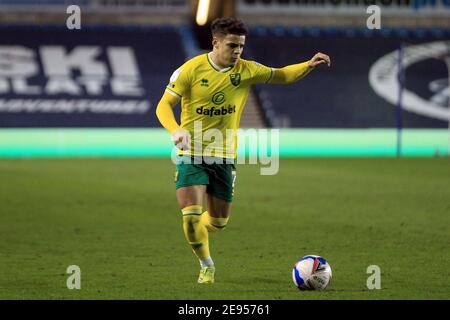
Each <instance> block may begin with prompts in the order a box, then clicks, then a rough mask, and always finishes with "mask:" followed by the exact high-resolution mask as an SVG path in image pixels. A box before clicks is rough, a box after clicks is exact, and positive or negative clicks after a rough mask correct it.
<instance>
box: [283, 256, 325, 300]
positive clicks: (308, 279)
mask: <svg viewBox="0 0 450 320" xmlns="http://www.w3.org/2000/svg"><path fill="white" fill-rule="evenodd" d="M292 280H293V281H294V284H295V285H296V286H297V288H299V289H300V290H302V291H303V290H320V291H322V290H325V289H326V288H327V287H328V285H329V284H330V281H331V267H330V265H329V264H328V262H327V260H325V259H324V258H322V257H320V256H315V255H308V256H304V257H302V258H301V259H300V260H298V261H297V262H296V263H295V266H294V269H293V270H292Z"/></svg>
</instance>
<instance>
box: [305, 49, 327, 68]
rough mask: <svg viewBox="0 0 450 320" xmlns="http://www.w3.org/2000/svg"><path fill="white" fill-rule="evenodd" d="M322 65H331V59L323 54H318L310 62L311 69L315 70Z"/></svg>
mask: <svg viewBox="0 0 450 320" xmlns="http://www.w3.org/2000/svg"><path fill="white" fill-rule="evenodd" d="M321 64H326V65H327V66H330V65H331V59H330V57H329V56H327V55H326V54H324V53H321V52H318V53H316V54H315V55H314V57H312V58H311V60H309V62H308V66H309V67H310V68H315V67H317V66H319V65H321Z"/></svg>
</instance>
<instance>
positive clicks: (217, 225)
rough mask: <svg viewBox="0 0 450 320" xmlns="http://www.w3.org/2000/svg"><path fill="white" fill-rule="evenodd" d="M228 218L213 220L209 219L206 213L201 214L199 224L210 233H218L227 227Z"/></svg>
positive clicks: (212, 218)
mask: <svg viewBox="0 0 450 320" xmlns="http://www.w3.org/2000/svg"><path fill="white" fill-rule="evenodd" d="M228 219H229V218H214V217H211V216H210V214H209V213H208V211H205V212H203V214H202V218H201V223H202V224H203V225H204V226H205V227H206V229H208V231H210V232H218V231H221V230H223V229H225V227H226V226H227V223H228Z"/></svg>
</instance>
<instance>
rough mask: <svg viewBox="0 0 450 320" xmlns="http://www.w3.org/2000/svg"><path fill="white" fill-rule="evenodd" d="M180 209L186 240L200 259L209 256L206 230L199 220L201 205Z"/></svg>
mask: <svg viewBox="0 0 450 320" xmlns="http://www.w3.org/2000/svg"><path fill="white" fill-rule="evenodd" d="M181 211H182V212H183V231H184V235H185V237H186V240H187V241H188V243H189V244H190V245H191V248H192V250H193V251H194V253H195V255H196V256H197V257H198V258H199V259H200V260H203V259H206V258H209V257H210V254H209V241H208V230H206V227H205V226H204V225H203V224H202V223H201V222H200V219H201V216H202V206H201V205H192V206H188V207H185V208H183V209H182V210H181Z"/></svg>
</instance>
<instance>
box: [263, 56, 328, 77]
mask: <svg viewBox="0 0 450 320" xmlns="http://www.w3.org/2000/svg"><path fill="white" fill-rule="evenodd" d="M322 64H326V65H327V66H328V67H329V66H330V65H331V60H330V57H329V56H328V55H326V54H324V53H321V52H318V53H316V54H315V55H314V56H313V57H312V58H311V59H310V60H308V61H305V62H302V63H298V64H292V65H289V66H286V67H283V68H278V69H277V68H273V76H272V79H271V80H270V82H269V83H279V84H290V83H294V82H296V81H298V80H300V79H301V78H303V77H304V76H306V75H307V74H308V73H310V72H311V71H312V70H314V68H316V67H317V66H320V65H322Z"/></svg>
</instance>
